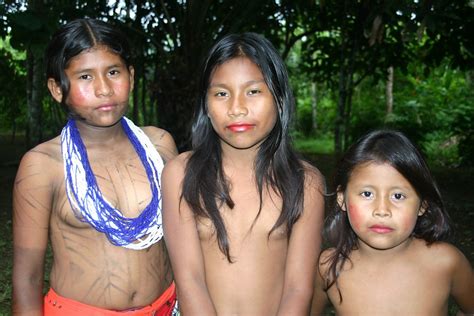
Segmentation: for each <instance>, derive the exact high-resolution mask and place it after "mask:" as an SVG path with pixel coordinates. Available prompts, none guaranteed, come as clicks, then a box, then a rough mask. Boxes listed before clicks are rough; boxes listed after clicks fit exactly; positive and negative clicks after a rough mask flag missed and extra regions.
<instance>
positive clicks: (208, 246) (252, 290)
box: [197, 171, 288, 315]
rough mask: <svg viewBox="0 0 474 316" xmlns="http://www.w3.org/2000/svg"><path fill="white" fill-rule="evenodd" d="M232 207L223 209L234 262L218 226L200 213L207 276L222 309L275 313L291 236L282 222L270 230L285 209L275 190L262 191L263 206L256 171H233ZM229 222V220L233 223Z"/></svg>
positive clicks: (220, 311) (216, 303) (235, 312)
mask: <svg viewBox="0 0 474 316" xmlns="http://www.w3.org/2000/svg"><path fill="white" fill-rule="evenodd" d="M232 180H233V181H232V188H231V192H230V194H231V197H232V200H233V201H234V203H235V207H234V208H233V209H229V208H228V207H227V206H225V207H223V208H222V209H221V215H222V217H223V220H224V222H225V223H226V230H227V234H228V239H229V243H230V254H231V258H232V260H233V263H229V262H228V260H227V258H226V256H225V255H224V254H223V253H222V251H221V250H220V249H219V247H218V244H217V240H216V235H215V230H214V226H213V224H212V222H211V221H210V220H209V219H204V218H198V219H197V229H198V233H199V238H200V240H201V248H202V252H203V256H204V264H205V270H206V282H207V286H208V290H209V292H210V295H211V298H212V301H213V303H214V306H215V308H216V310H217V314H218V315H274V314H275V313H276V311H277V309H278V305H279V302H280V298H281V294H282V289H283V279H284V275H285V264H286V255H287V248H288V239H287V234H286V226H285V225H282V226H280V227H279V228H277V229H276V230H275V231H274V232H272V234H271V235H270V236H269V235H268V234H269V232H270V230H271V229H272V227H273V225H274V224H275V222H276V220H277V218H278V216H279V215H280V211H281V200H280V198H279V197H278V196H276V194H275V193H273V192H272V193H271V195H270V194H269V192H268V191H267V190H265V189H264V191H263V207H262V210H261V213H260V215H259V217H258V219H257V220H256V222H255V223H254V225H253V227H252V223H253V220H254V219H255V217H256V216H257V213H258V209H259V196H258V192H257V189H256V187H255V186H254V185H249V183H250V184H253V183H254V178H253V174H245V172H242V171H240V172H238V173H235V174H233V175H232ZM230 223H231V224H230Z"/></svg>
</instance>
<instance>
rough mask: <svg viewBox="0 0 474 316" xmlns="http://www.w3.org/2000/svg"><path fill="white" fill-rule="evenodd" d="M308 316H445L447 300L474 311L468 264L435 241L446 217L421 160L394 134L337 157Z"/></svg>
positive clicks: (445, 228) (473, 278)
mask: <svg viewBox="0 0 474 316" xmlns="http://www.w3.org/2000/svg"><path fill="white" fill-rule="evenodd" d="M334 187H335V190H336V192H337V194H336V195H335V197H334V200H335V201H334V208H333V209H332V213H331V214H330V215H329V217H328V219H327V222H326V226H325V236H326V238H327V242H328V244H329V246H330V247H331V248H329V249H328V250H325V251H324V252H323V253H322V254H321V258H320V262H319V273H318V274H317V281H316V289H315V295H314V300H313V307H312V315H320V314H321V312H322V310H323V307H324V305H325V303H326V301H327V298H329V300H330V301H331V303H332V304H333V306H334V308H335V310H336V313H337V314H338V315H447V314H448V299H449V297H450V295H451V296H452V297H453V298H454V300H455V301H456V302H457V304H458V305H459V307H460V308H461V310H462V311H464V312H468V313H473V312H474V274H473V271H472V268H471V266H470V264H469V261H468V260H467V259H466V257H464V255H463V254H462V253H461V252H460V251H459V250H458V249H456V248H455V247H454V246H452V245H450V244H448V243H446V242H443V240H446V238H447V237H448V236H449V234H450V224H449V218H448V215H447V213H446V210H445V208H444V206H443V202H442V199H441V196H440V193H439V190H438V188H437V186H436V184H435V182H434V180H433V177H432V176H431V173H430V170H429V169H428V167H427V165H426V163H425V161H424V159H423V157H422V156H421V154H420V152H419V151H418V150H417V149H416V147H415V146H414V145H413V144H412V143H411V142H410V140H408V139H407V138H406V137H405V136H404V135H403V134H402V133H400V132H395V131H384V130H382V131H373V132H371V133H369V134H367V135H365V136H364V137H362V138H361V139H359V140H358V141H357V142H356V143H355V144H354V145H353V146H352V147H351V148H350V149H349V150H348V152H347V153H346V154H345V155H344V157H343V158H342V160H341V162H340V164H339V166H338V169H337V172H336V178H335V183H334Z"/></svg>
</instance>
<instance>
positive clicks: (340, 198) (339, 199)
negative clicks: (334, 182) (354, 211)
mask: <svg viewBox="0 0 474 316" xmlns="http://www.w3.org/2000/svg"><path fill="white" fill-rule="evenodd" d="M337 204H338V205H339V207H340V208H341V210H343V211H344V212H346V211H347V209H346V202H345V201H344V192H342V191H340V190H339V188H338V190H337Z"/></svg>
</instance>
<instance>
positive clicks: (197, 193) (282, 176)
mask: <svg viewBox="0 0 474 316" xmlns="http://www.w3.org/2000/svg"><path fill="white" fill-rule="evenodd" d="M240 57H244V58H248V59H249V60H250V61H251V62H253V63H254V64H255V65H257V66H258V68H259V69H260V71H261V72H262V75H263V78H264V80H265V83H266V85H267V86H268V88H269V90H270V92H271V94H272V96H273V100H274V106H275V107H276V110H277V113H278V115H277V119H276V123H275V126H274V127H273V129H272V130H271V132H270V133H269V135H268V136H267V138H266V139H265V140H264V141H263V142H262V143H261V145H260V146H259V149H258V154H257V158H256V161H255V164H254V166H255V175H256V183H257V187H258V191H259V195H260V209H259V212H258V214H257V217H256V219H257V218H258V216H259V215H260V212H261V208H262V191H263V189H264V187H269V188H272V189H273V190H274V191H275V192H276V193H277V194H278V195H279V196H280V197H281V198H282V203H283V206H282V211H281V214H280V216H279V218H278V220H277V221H276V223H275V224H274V226H273V228H272V230H271V231H270V234H271V233H272V232H273V231H274V230H275V229H276V228H278V227H279V226H281V225H283V224H286V229H287V234H288V236H289V235H290V234H291V230H292V227H293V224H294V223H295V222H296V221H297V220H298V218H299V216H300V215H301V213H302V209H303V193H304V168H303V165H302V163H301V161H300V159H299V158H298V157H297V155H296V153H295V152H294V150H293V149H292V147H291V140H290V135H289V129H290V126H291V124H292V119H293V115H294V110H295V101H294V98H293V93H292V91H291V87H290V83H289V79H288V73H287V70H286V66H285V64H284V62H283V60H282V58H281V57H280V55H279V53H278V51H277V50H276V48H275V47H274V46H273V45H272V43H271V42H270V41H269V40H267V39H266V38H264V37H263V36H261V35H259V34H256V33H242V34H230V35H227V36H225V37H223V38H222V39H221V40H219V41H218V42H217V43H216V44H215V45H214V46H213V47H212V48H211V50H210V51H209V53H208V55H207V58H206V60H205V62H204V65H203V70H202V72H201V78H200V84H199V99H198V103H197V104H196V109H195V112H194V120H193V125H192V149H193V153H192V155H191V157H190V158H189V161H188V163H187V166H186V174H185V178H184V183H183V194H182V198H184V199H185V200H186V202H187V203H188V204H189V206H190V207H191V209H192V210H193V212H194V214H195V215H197V216H203V217H208V218H210V219H211V220H212V222H213V224H214V226H215V229H216V234H217V240H218V244H219V248H220V249H221V251H222V252H223V253H224V254H225V255H226V256H227V259H228V260H229V261H230V262H232V259H231V255H230V250H229V242H228V239H227V231H226V228H225V225H224V222H223V220H222V217H221V215H220V213H219V206H221V205H223V204H224V203H225V204H227V206H228V207H230V208H233V207H234V202H233V201H232V199H231V197H230V194H229V184H228V182H227V180H226V179H225V176H224V172H223V169H222V153H221V147H220V139H219V136H218V135H217V133H216V132H215V131H214V129H213V127H212V124H211V121H210V119H209V117H208V112H207V110H208V109H207V91H208V88H209V85H210V82H211V79H212V75H213V74H214V71H215V70H216V68H217V67H219V66H220V65H222V64H224V63H226V62H228V61H230V60H232V59H235V58H240ZM256 219H255V220H256Z"/></svg>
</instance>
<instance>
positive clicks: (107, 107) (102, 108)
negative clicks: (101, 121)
mask: <svg viewBox="0 0 474 316" xmlns="http://www.w3.org/2000/svg"><path fill="white" fill-rule="evenodd" d="M114 107H115V105H114V104H102V105H101V106H99V107H98V108H97V109H98V110H99V111H110V110H112V109H113V108H114Z"/></svg>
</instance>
